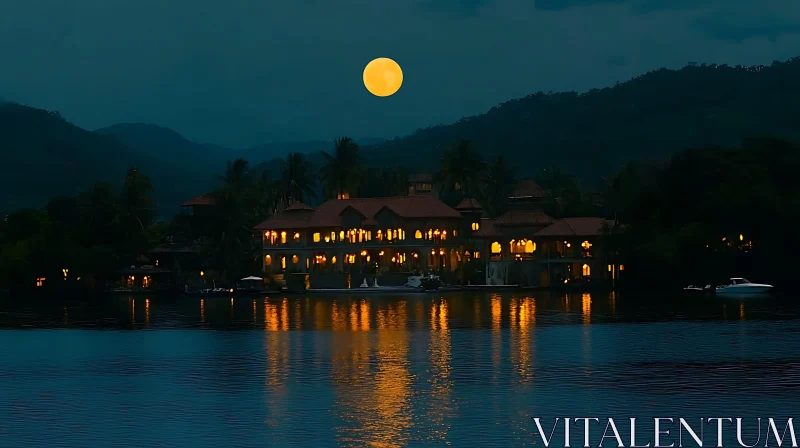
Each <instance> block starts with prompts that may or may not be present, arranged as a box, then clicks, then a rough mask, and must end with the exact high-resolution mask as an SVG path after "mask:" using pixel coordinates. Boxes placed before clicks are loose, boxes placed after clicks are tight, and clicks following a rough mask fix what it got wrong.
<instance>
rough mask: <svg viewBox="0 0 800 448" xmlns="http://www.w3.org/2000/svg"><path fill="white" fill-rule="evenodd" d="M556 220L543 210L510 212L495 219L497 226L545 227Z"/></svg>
mask: <svg viewBox="0 0 800 448" xmlns="http://www.w3.org/2000/svg"><path fill="white" fill-rule="evenodd" d="M554 221H555V220H554V219H553V218H552V217H550V215H548V214H547V213H545V212H543V211H541V210H509V211H507V212H506V213H504V214H503V216H501V217H499V218H497V219H495V221H494V224H495V225H497V226H544V225H549V224H552V223H553V222H554Z"/></svg>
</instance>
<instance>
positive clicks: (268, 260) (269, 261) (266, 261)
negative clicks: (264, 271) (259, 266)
mask: <svg viewBox="0 0 800 448" xmlns="http://www.w3.org/2000/svg"><path fill="white" fill-rule="evenodd" d="M264 264H265V265H267V266H269V265H271V264H272V255H267V256H266V257H264Z"/></svg>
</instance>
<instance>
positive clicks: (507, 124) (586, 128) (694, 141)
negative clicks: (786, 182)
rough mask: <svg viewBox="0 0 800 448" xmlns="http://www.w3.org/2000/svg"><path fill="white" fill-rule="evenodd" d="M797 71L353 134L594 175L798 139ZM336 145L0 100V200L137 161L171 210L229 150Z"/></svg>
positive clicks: (8, 204) (367, 153) (796, 61)
mask: <svg viewBox="0 0 800 448" xmlns="http://www.w3.org/2000/svg"><path fill="white" fill-rule="evenodd" d="M797 79H800V58H792V59H790V60H788V61H786V62H774V63H773V64H771V65H769V66H754V67H740V66H737V67H730V66H727V65H705V64H700V65H697V64H693V65H689V66H687V67H684V68H682V69H680V70H667V69H660V70H656V71H652V72H649V73H646V74H644V75H641V76H637V77H635V78H633V79H631V80H630V81H627V82H623V83H619V84H617V85H616V86H614V87H609V88H605V89H600V90H598V89H593V90H590V91H588V92H586V93H583V94H577V93H575V92H567V93H555V94H545V93H542V92H539V93H535V94H532V95H528V96H526V97H524V98H520V99H516V100H511V101H507V102H505V103H503V104H500V105H498V106H496V107H493V108H492V109H490V110H489V111H487V112H486V113H484V114H480V115H476V116H471V117H465V118H462V119H460V120H458V121H457V122H455V123H453V124H450V125H440V126H434V127H429V128H425V129H420V130H418V131H416V132H414V133H412V134H411V135H408V136H405V137H399V138H395V139H393V140H382V139H360V140H358V141H359V143H360V144H361V145H362V146H363V147H364V149H365V150H364V151H363V155H364V159H365V163H366V164H367V165H368V166H374V167H377V166H389V167H405V168H408V169H409V170H410V171H412V172H415V171H416V172H421V171H426V172H431V171H434V170H435V169H437V168H438V165H439V162H440V159H441V150H442V149H443V148H445V147H447V146H448V145H450V144H452V143H453V142H455V141H456V140H459V139H469V140H471V141H472V142H473V146H474V147H475V148H476V149H477V150H478V151H479V152H480V153H481V154H482V155H483V157H484V158H486V159H488V158H490V157H493V156H495V155H503V156H504V157H505V158H506V160H507V161H508V162H509V164H510V165H511V166H512V167H514V169H515V170H516V171H517V174H518V176H527V175H530V174H533V173H535V172H537V171H538V170H540V169H542V168H545V167H548V166H561V167H562V168H563V169H564V170H565V171H567V172H569V173H572V174H576V175H578V176H580V177H582V178H583V179H584V181H585V182H586V183H593V182H596V181H597V180H599V179H600V178H601V177H603V176H607V175H609V174H612V173H613V172H614V171H615V170H616V169H618V168H619V167H620V166H621V165H622V164H623V163H624V162H626V161H629V160H636V159H648V158H662V157H665V156H667V155H669V154H670V153H672V152H674V151H678V150H680V149H683V148H685V147H690V146H701V145H737V144H739V143H741V141H742V140H743V139H744V138H747V137H760V136H770V137H783V138H788V139H793V140H800V127H798V126H797V125H796V120H797V117H798V116H800V83H797V82H796V81H797ZM332 147H333V142H332V141H330V142H326V141H309V142H289V143H270V144H265V145H259V146H256V147H254V148H249V149H242V150H235V149H228V148H224V147H221V146H216V145H205V144H200V143H195V142H192V141H190V140H188V139H185V138H184V137H182V136H181V135H180V134H178V133H177V132H175V131H173V130H171V129H168V128H164V127H160V126H156V125H151V124H143V123H122V124H117V125H114V126H109V127H107V128H103V129H98V130H97V131H95V132H89V131H86V130H84V129H81V128H79V127H77V126H75V125H73V124H71V123H69V122H67V121H66V120H64V119H63V118H62V117H61V116H60V115H59V114H58V112H53V111H46V110H42V109H36V108H33V107H27V106H21V105H18V104H14V103H9V102H5V103H2V102H0V154H2V156H3V159H4V163H3V164H0V182H1V183H2V187H3V189H2V192H1V193H0V211H4V210H10V209H13V208H18V207H26V206H31V207H37V206H41V205H43V204H44V203H45V202H46V201H47V200H48V199H49V198H50V197H53V196H55V195H59V194H76V193H77V192H79V191H81V190H83V189H85V188H87V187H88V186H89V185H91V184H92V183H94V182H95V181H109V182H112V183H114V184H115V185H117V184H119V183H120V182H121V180H122V174H123V173H124V171H125V169H126V168H127V167H128V166H130V165H136V166H139V167H141V169H142V171H143V172H145V173H146V174H148V175H149V176H151V178H152V179H153V183H154V187H155V189H156V195H157V200H158V202H159V206H160V208H159V210H161V211H162V213H165V214H168V213H172V212H174V211H176V210H177V207H178V204H180V203H181V202H183V201H185V200H187V199H190V198H192V197H196V196H198V195H199V194H202V193H205V192H207V191H208V189H210V188H211V186H212V185H214V183H215V182H216V181H217V179H218V176H219V175H221V174H222V172H223V170H224V164H225V161H226V160H231V159H234V158H236V157H244V158H246V159H248V160H249V161H250V162H251V164H252V165H253V166H261V167H263V168H265V169H269V170H270V171H272V172H275V171H276V170H277V168H278V167H279V162H280V160H279V159H280V158H283V157H285V155H286V154H287V153H289V152H302V153H306V154H308V155H309V159H311V160H312V163H314V164H315V166H316V167H319V163H321V160H322V159H321V157H320V156H319V151H327V150H330V149H331V148H332Z"/></svg>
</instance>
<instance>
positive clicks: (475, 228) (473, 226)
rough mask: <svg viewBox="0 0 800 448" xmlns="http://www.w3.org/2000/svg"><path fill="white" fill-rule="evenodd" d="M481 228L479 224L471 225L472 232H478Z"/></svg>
mask: <svg viewBox="0 0 800 448" xmlns="http://www.w3.org/2000/svg"><path fill="white" fill-rule="evenodd" d="M480 228H481V224H480V223H477V222H473V223H472V230H479V229H480Z"/></svg>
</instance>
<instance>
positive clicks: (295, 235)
mask: <svg viewBox="0 0 800 448" xmlns="http://www.w3.org/2000/svg"><path fill="white" fill-rule="evenodd" d="M294 242H295V243H299V242H300V232H294Z"/></svg>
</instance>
